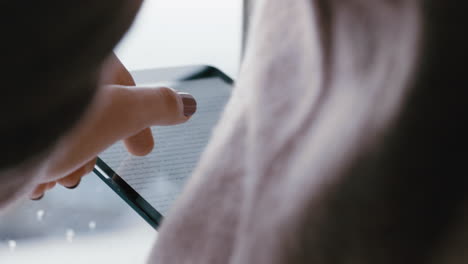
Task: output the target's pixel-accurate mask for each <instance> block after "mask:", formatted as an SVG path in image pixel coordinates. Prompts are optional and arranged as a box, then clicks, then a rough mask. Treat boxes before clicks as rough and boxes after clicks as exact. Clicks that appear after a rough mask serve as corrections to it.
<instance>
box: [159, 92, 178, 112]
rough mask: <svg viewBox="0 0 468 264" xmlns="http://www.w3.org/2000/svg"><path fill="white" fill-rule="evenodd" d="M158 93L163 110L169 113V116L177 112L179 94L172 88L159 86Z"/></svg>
mask: <svg viewBox="0 0 468 264" xmlns="http://www.w3.org/2000/svg"><path fill="white" fill-rule="evenodd" d="M158 95H159V96H160V97H161V99H162V100H161V103H162V104H164V110H165V111H167V114H169V115H170V116H169V117H173V116H174V115H178V114H179V108H180V107H179V96H178V95H177V94H176V93H175V92H174V90H172V89H170V88H167V87H161V88H158Z"/></svg>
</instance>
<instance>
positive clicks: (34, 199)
mask: <svg viewBox="0 0 468 264" xmlns="http://www.w3.org/2000/svg"><path fill="white" fill-rule="evenodd" d="M43 197H44V194H42V195H41V196H39V197H37V198H31V200H33V201H39V200H41V199H42V198H43Z"/></svg>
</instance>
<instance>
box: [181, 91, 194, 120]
mask: <svg viewBox="0 0 468 264" xmlns="http://www.w3.org/2000/svg"><path fill="white" fill-rule="evenodd" d="M178 94H179V96H180V98H182V102H183V103H184V115H185V116H186V117H190V116H192V115H193V114H195V112H196V111H197V101H195V98H193V96H192V95H190V94H188V93H182V92H178Z"/></svg>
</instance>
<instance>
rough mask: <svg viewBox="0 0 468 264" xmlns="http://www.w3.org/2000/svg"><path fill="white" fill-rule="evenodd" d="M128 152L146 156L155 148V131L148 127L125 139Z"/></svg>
mask: <svg viewBox="0 0 468 264" xmlns="http://www.w3.org/2000/svg"><path fill="white" fill-rule="evenodd" d="M124 143H125V147H126V148H127V150H128V152H130V153H131V154H133V155H135V156H139V157H141V156H146V155H148V154H149V153H151V151H153V148H154V139H153V133H152V132H151V129H150V128H146V129H144V130H143V131H141V132H139V133H138V134H136V135H134V136H131V137H129V138H127V139H125V140H124Z"/></svg>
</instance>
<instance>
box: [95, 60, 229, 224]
mask: <svg viewBox="0 0 468 264" xmlns="http://www.w3.org/2000/svg"><path fill="white" fill-rule="evenodd" d="M134 77H135V79H136V82H137V83H138V85H140V86H146V85H148V86H151V87H154V86H169V87H172V88H174V89H176V90H177V91H180V92H187V93H189V94H192V95H193V96H194V97H195V98H196V99H197V114H196V115H194V116H193V117H192V118H191V119H190V120H189V121H188V122H186V123H184V124H180V125H176V126H156V127H153V128H152V135H153V136H154V138H155V147H154V150H153V151H152V152H151V153H150V154H148V155H147V156H144V157H138V156H135V155H131V154H129V153H128V152H127V150H126V149H125V147H124V144H123V143H122V142H120V143H117V144H115V145H113V146H112V147H110V148H109V149H108V150H106V151H105V152H103V153H102V154H101V155H100V158H99V159H98V162H97V164H96V167H95V170H94V172H95V173H96V174H97V175H98V176H99V177H100V178H101V179H102V180H103V181H104V182H105V183H106V184H107V185H108V186H109V187H111V188H112V189H113V190H114V191H115V192H116V193H117V194H118V195H119V196H120V197H121V198H122V199H124V200H125V201H126V202H127V203H128V204H129V205H130V206H131V207H132V208H133V209H134V210H135V211H136V212H137V213H138V214H140V215H141V216H142V217H143V218H144V219H145V220H146V221H147V222H148V223H149V224H150V225H151V226H153V227H154V228H157V227H158V226H159V225H160V224H161V221H162V219H163V216H165V215H166V214H167V212H168V211H169V209H170V207H171V205H172V204H173V202H174V201H175V200H176V198H177V196H178V195H179V194H180V193H181V192H182V189H183V187H184V184H185V183H186V181H187V180H188V178H189V177H190V175H191V174H192V171H193V169H194V168H195V166H196V165H197V163H198V160H199V159H200V156H201V154H202V153H203V151H204V149H205V147H206V145H207V144H208V141H209V138H210V136H211V132H212V129H213V127H214V126H215V125H216V123H217V122H218V120H219V117H220V115H221V113H222V112H223V110H224V106H225V105H226V103H227V101H228V100H229V97H230V94H231V87H232V80H231V79H230V78H229V77H227V76H226V75H225V74H223V73H222V72H220V71H219V70H217V69H215V68H212V67H207V66H193V67H181V68H168V69H159V70H148V71H142V72H136V73H134Z"/></svg>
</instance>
